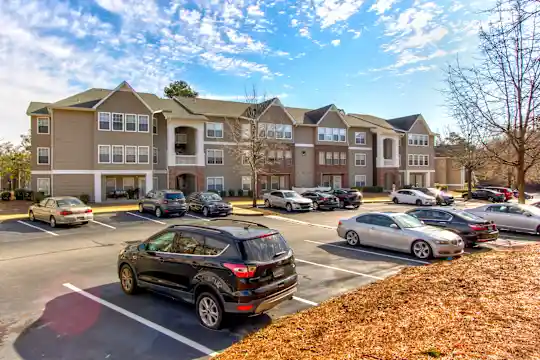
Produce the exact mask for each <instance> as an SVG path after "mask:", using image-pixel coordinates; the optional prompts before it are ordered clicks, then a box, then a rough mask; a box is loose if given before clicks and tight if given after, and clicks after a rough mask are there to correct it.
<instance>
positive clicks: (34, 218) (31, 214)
mask: <svg viewBox="0 0 540 360" xmlns="http://www.w3.org/2000/svg"><path fill="white" fill-rule="evenodd" d="M28 220H30V221H36V217H35V215H34V212H33V211H30V212H28Z"/></svg>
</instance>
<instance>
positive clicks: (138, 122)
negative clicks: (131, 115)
mask: <svg viewBox="0 0 540 360" xmlns="http://www.w3.org/2000/svg"><path fill="white" fill-rule="evenodd" d="M141 119H146V126H147V129H146V130H141ZM137 132H140V133H148V132H150V116H148V115H144V114H139V115H137Z"/></svg>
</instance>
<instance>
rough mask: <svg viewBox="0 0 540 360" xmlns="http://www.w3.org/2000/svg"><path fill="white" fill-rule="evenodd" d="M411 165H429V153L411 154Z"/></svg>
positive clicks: (409, 160)
mask: <svg viewBox="0 0 540 360" xmlns="http://www.w3.org/2000/svg"><path fill="white" fill-rule="evenodd" d="M408 163H409V166H429V155H422V154H420V155H419V154H409V157H408Z"/></svg>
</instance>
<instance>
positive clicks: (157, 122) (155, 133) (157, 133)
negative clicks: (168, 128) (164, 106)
mask: <svg viewBox="0 0 540 360" xmlns="http://www.w3.org/2000/svg"><path fill="white" fill-rule="evenodd" d="M154 123H155V124H156V132H154ZM152 135H159V121H158V118H157V117H154V116H152Z"/></svg>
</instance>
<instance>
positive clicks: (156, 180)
mask: <svg viewBox="0 0 540 360" xmlns="http://www.w3.org/2000/svg"><path fill="white" fill-rule="evenodd" d="M157 189H159V177H157V176H153V177H152V190H157Z"/></svg>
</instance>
